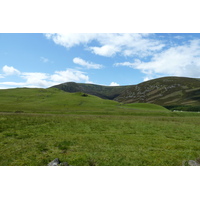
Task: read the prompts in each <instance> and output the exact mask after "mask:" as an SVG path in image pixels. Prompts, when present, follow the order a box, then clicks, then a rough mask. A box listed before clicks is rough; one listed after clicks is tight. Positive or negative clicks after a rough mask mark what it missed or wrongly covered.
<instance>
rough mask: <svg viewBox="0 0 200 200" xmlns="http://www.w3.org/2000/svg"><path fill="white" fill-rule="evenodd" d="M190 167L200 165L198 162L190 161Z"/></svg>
mask: <svg viewBox="0 0 200 200" xmlns="http://www.w3.org/2000/svg"><path fill="white" fill-rule="evenodd" d="M188 165H190V166H200V164H199V163H198V162H196V161H194V160H189V161H188Z"/></svg>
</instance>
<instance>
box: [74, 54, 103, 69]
mask: <svg viewBox="0 0 200 200" xmlns="http://www.w3.org/2000/svg"><path fill="white" fill-rule="evenodd" d="M73 62H74V63H75V64H78V65H81V66H84V67H86V68H88V69H100V68H102V67H103V65H100V64H95V63H92V62H88V61H85V60H83V59H82V58H78V57H76V58H74V59H73Z"/></svg>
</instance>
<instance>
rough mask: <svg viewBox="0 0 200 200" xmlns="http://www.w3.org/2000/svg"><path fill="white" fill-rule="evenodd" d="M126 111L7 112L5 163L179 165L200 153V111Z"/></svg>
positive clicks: (0, 117) (0, 148)
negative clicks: (56, 161)
mask: <svg viewBox="0 0 200 200" xmlns="http://www.w3.org/2000/svg"><path fill="white" fill-rule="evenodd" d="M124 109H125V111H124V110H123V109H122V108H120V112H121V113H122V114H120V113H118V114H117V113H116V112H114V114H113V112H112V111H109V112H110V114H109V112H102V113H103V114H95V113H90V112H87V113H86V114H84V115H83V114H81V113H79V114H77V113H74V114H69V113H68V114H63V115H61V114H56V115H54V114H36V113H35V114H12V113H10V114H8V113H7V114H3V113H2V114H0V165H6V166H8V165H14V166H16V165H17V166H18V165H26V166H27V165H31V166H38V165H39V166H40V165H47V164H48V163H49V162H50V161H52V160H53V159H55V158H59V159H60V160H61V161H67V162H68V163H69V164H70V165H72V166H84V165H86V166H88V165H99V166H123V165H126V166H127V165H130V166H146V165H148V166H155V165H156V166H162V165H164V166H172V165H175V166H177V165H182V164H183V162H185V161H186V160H190V159H196V158H197V157H199V156H200V127H199V114H192V113H171V112H160V113H157V114H156V115H155V114H152V113H155V112H147V111H146V112H145V111H143V112H142V110H140V112H139V111H137V110H133V109H129V108H127V109H126V108H124ZM121 110H122V111H121ZM130 113H132V114H130ZM141 113H143V114H141Z"/></svg>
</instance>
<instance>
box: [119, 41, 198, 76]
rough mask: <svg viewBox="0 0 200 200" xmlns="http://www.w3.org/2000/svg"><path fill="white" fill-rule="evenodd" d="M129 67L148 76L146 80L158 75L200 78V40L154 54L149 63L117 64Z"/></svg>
mask: <svg viewBox="0 0 200 200" xmlns="http://www.w3.org/2000/svg"><path fill="white" fill-rule="evenodd" d="M115 65H116V66H129V67H131V68H134V69H139V70H141V72H142V73H144V74H146V75H147V76H146V77H145V80H148V79H151V78H154V77H156V76H158V75H170V76H187V77H200V40H191V41H189V42H188V43H187V44H184V45H177V46H174V47H170V48H168V49H166V50H164V51H162V52H159V53H156V54H154V55H153V56H152V57H151V59H150V61H149V62H144V61H141V60H140V59H135V60H134V62H123V63H115Z"/></svg>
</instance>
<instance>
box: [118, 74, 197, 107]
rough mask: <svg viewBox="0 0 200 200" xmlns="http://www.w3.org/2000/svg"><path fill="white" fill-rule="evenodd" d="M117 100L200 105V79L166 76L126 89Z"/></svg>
mask: <svg viewBox="0 0 200 200" xmlns="http://www.w3.org/2000/svg"><path fill="white" fill-rule="evenodd" d="M115 100H116V101H119V102H123V103H154V104H158V105H162V106H167V105H200V79H194V78H184V77H164V78H158V79H154V80H150V81H147V82H143V83H140V84H138V85H134V86H131V87H129V88H127V89H125V90H124V91H123V92H122V93H121V94H120V95H119V96H118V97H116V98H115Z"/></svg>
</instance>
